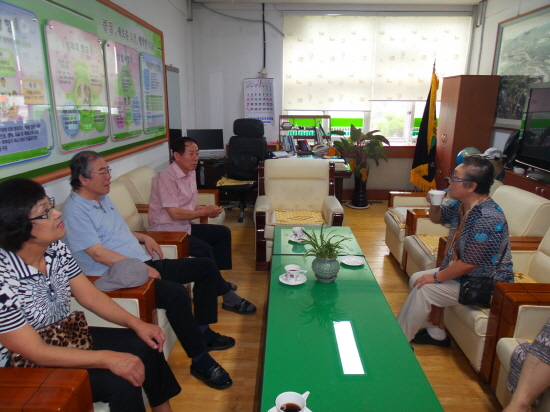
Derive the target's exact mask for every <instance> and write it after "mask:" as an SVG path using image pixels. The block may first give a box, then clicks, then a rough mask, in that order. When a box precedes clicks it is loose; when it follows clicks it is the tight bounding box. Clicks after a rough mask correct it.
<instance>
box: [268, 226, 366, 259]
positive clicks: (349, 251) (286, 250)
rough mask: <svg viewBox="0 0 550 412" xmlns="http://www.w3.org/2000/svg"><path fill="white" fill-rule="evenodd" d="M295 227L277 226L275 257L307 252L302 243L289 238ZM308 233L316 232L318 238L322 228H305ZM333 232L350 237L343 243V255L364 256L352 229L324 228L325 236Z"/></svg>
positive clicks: (340, 227) (274, 243)
mask: <svg viewBox="0 0 550 412" xmlns="http://www.w3.org/2000/svg"><path fill="white" fill-rule="evenodd" d="M292 227H293V226H275V232H274V234H273V238H274V240H273V254H274V255H301V254H303V253H304V252H305V251H306V247H305V246H304V245H302V244H300V243H297V242H293V241H291V240H290V239H289V238H288V237H289V236H290V235H292ZM304 227H305V229H306V231H311V230H313V231H315V232H316V234H317V236H319V233H320V232H321V226H304ZM329 232H332V233H333V234H336V235H341V236H345V237H349V238H350V239H349V240H346V241H344V242H342V244H343V245H344V246H346V248H345V249H344V250H343V251H342V252H341V255H358V256H363V251H362V250H361V247H360V246H359V243H357V240H356V239H355V236H354V235H353V232H352V231H351V229H350V228H349V227H347V226H327V227H324V228H323V235H324V234H328V233H329Z"/></svg>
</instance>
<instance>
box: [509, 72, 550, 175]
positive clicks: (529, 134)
mask: <svg viewBox="0 0 550 412" xmlns="http://www.w3.org/2000/svg"><path fill="white" fill-rule="evenodd" d="M528 94H529V96H528V97H529V98H528V100H527V103H526V109H525V112H524V114H523V122H522V130H521V132H520V139H521V145H520V148H519V150H518V154H517V157H516V161H517V162H519V163H521V164H524V165H527V166H531V167H534V168H537V169H542V170H545V171H548V172H550V83H536V84H532V85H530V88H529V90H528Z"/></svg>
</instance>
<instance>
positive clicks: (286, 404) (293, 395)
mask: <svg viewBox="0 0 550 412" xmlns="http://www.w3.org/2000/svg"><path fill="white" fill-rule="evenodd" d="M308 396H309V392H306V393H304V394H303V395H300V394H299V393H298V392H283V393H281V394H280V395H279V396H277V399H276V400H275V406H277V411H285V412H302V411H303V410H304V409H305V408H306V399H307V397H308Z"/></svg>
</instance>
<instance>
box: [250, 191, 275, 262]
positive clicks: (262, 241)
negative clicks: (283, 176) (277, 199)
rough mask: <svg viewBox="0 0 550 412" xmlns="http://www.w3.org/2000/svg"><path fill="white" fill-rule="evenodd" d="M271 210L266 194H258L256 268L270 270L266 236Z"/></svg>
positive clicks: (255, 217)
mask: <svg viewBox="0 0 550 412" xmlns="http://www.w3.org/2000/svg"><path fill="white" fill-rule="evenodd" d="M270 212H271V201H270V200H269V198H268V197H267V196H265V195H263V196H258V198H257V199H256V204H255V205H254V215H253V218H254V224H255V235H256V270H268V268H269V262H267V249H266V248H267V240H266V238H265V226H266V224H267V215H268V213H270Z"/></svg>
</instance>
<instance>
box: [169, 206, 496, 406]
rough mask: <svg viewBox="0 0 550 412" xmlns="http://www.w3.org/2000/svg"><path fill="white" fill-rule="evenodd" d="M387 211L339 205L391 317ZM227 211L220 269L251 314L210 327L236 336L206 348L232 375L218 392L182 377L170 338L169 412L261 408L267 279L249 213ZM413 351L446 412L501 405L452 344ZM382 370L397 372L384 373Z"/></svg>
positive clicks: (397, 288)
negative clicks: (228, 260)
mask: <svg viewBox="0 0 550 412" xmlns="http://www.w3.org/2000/svg"><path fill="white" fill-rule="evenodd" d="M386 209H387V203H386V202H380V203H373V204H372V206H371V207H370V208H369V209H367V210H354V209H349V208H345V221H344V224H345V225H346V226H350V227H351V228H352V229H353V232H354V234H355V236H356V238H357V240H358V242H359V244H360V246H361V248H362V250H363V252H364V253H365V257H366V259H367V261H368V263H369V265H370V267H371V269H372V271H373V272H374V274H375V276H376V279H377V280H378V283H379V284H380V287H381V288H382V291H383V292H384V294H385V296H386V299H387V300H388V303H389V304H390V306H391V308H392V310H393V312H394V313H395V314H396V315H397V313H398V312H399V310H400V308H401V305H402V304H403V301H404V300H405V298H406V296H407V281H408V277H407V275H406V274H405V273H404V272H402V271H401V270H400V269H399V266H398V264H397V261H396V260H395V259H394V258H393V257H391V256H389V252H388V249H387V247H386V245H385V243H384V231H385V225H384V219H383V216H384V213H385V211H386ZM226 213H227V215H226V218H225V224H226V225H227V226H228V227H230V228H231V231H232V234H233V268H234V269H233V270H231V271H224V273H223V275H224V277H225V278H226V279H227V280H229V281H231V282H233V283H235V284H237V285H238V287H239V289H238V291H237V293H239V294H240V295H241V296H243V297H245V298H247V299H249V300H250V301H252V302H253V303H254V304H255V305H256V306H257V307H258V312H257V314H255V315H252V316H241V315H236V314H233V313H230V312H227V311H224V310H221V309H220V311H219V322H218V324H216V325H213V327H212V328H213V329H214V330H216V331H217V332H220V333H222V334H225V335H229V336H232V337H234V338H235V339H236V341H237V344H236V346H235V347H234V348H232V349H229V350H226V351H222V352H211V354H212V355H213V357H214V358H215V359H216V360H217V361H218V362H219V363H220V364H221V365H222V366H223V367H224V368H225V369H226V370H227V371H228V372H229V373H230V375H231V377H232V378H233V386H232V387H231V388H229V389H226V390H224V391H218V390H215V389H210V388H209V387H207V386H206V385H204V384H203V383H202V382H200V381H198V380H197V379H195V378H193V377H192V376H191V375H190V374H189V365H190V360H189V359H188V358H187V356H186V355H185V352H183V350H182V348H181V346H180V345H179V343H176V346H175V348H174V350H173V351H172V353H171V355H170V359H169V363H170V366H171V367H172V370H173V371H174V373H175V375H176V378H177V379H178V381H179V383H180V385H181V386H182V392H181V394H180V395H179V396H177V397H176V398H174V399H172V408H173V410H174V411H192V410H197V411H198V410H200V411H202V412H233V411H235V412H256V411H258V412H266V411H259V405H260V399H259V396H260V389H261V387H260V383H261V382H260V379H261V370H262V350H263V343H264V342H263V339H264V327H265V315H266V313H265V310H266V307H265V304H266V297H267V285H268V282H267V281H268V276H267V273H266V272H256V271H255V265H254V225H253V223H252V216H251V215H252V213H251V210H250V209H247V213H246V217H245V222H244V223H237V214H236V213H237V211H236V210H232V211H227V212H226ZM380 344H383V342H380ZM415 355H416V357H417V359H418V361H419V362H420V365H421V366H422V368H423V370H424V372H425V373H426V376H427V377H428V380H429V381H430V383H431V385H432V387H433V389H434V391H435V393H436V395H437V397H438V398H439V400H440V402H441V404H442V405H443V408H444V410H445V411H447V412H453V411H456V412H459V411H460V412H462V411H464V410H467V411H469V412H474V411H480V412H481V411H500V410H501V409H502V408H501V407H500V404H499V403H498V401H497V399H496V397H495V395H494V393H493V391H492V390H491V389H490V387H489V386H488V385H486V384H482V383H480V382H479V381H478V379H477V375H476V373H475V372H474V369H473V368H472V367H471V366H470V364H469V363H468V360H467V359H466V357H465V356H464V355H463V354H462V352H461V350H460V349H459V348H458V347H457V346H456V344H455V343H454V342H453V343H452V346H451V348H438V347H434V346H419V345H415ZM388 356H391V354H388ZM388 373H399V371H390V370H389V371H388ZM396 390H399V388H396ZM311 396H315V394H311ZM313 412H340V411H313ZM350 412H360V411H350ZM375 412H378V411H375ZM380 412H389V411H380ZM422 412H424V411H422Z"/></svg>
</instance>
